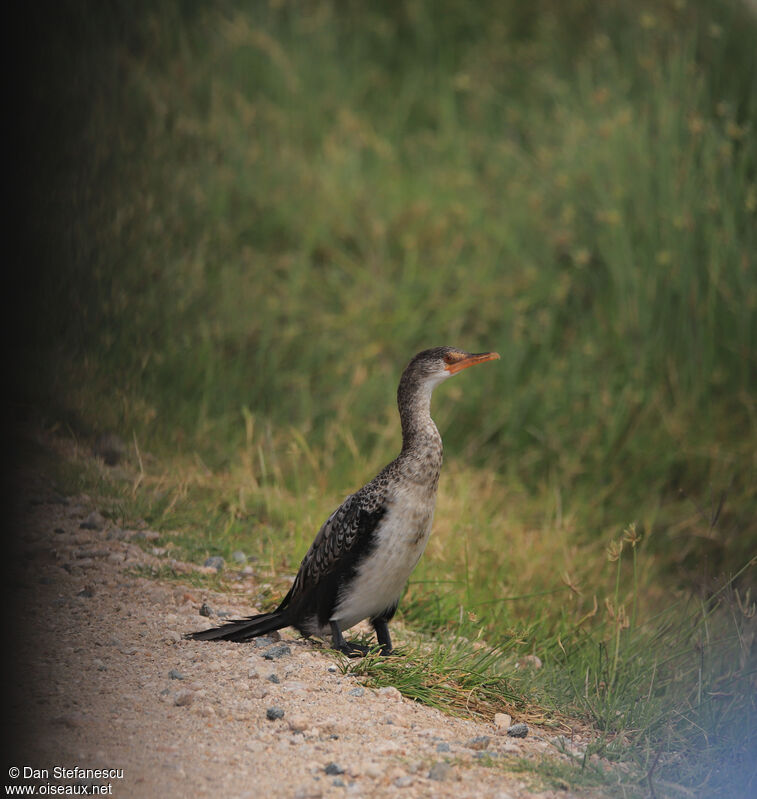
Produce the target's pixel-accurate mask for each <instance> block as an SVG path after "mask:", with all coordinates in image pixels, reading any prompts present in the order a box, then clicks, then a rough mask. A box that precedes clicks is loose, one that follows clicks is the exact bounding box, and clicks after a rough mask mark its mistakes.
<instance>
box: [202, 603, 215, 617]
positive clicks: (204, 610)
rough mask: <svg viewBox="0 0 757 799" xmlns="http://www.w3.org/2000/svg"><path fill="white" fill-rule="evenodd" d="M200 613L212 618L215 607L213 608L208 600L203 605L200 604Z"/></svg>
mask: <svg viewBox="0 0 757 799" xmlns="http://www.w3.org/2000/svg"><path fill="white" fill-rule="evenodd" d="M199 613H200V616H206V617H208V618H210V617H211V616H212V615H213V608H211V607H210V605H208V603H207V602H203V603H202V605H200V611H199Z"/></svg>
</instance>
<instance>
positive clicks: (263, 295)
mask: <svg viewBox="0 0 757 799" xmlns="http://www.w3.org/2000/svg"><path fill="white" fill-rule="evenodd" d="M26 17H27V19H26V34H25V42H27V43H28V44H27V46H26V49H25V52H24V58H23V62H22V63H23V67H24V71H25V75H26V78H25V84H24V86H25V89H23V91H22V97H21V101H22V110H23V113H22V119H23V124H22V126H21V132H22V140H21V141H20V142H19V152H20V153H22V154H23V158H22V159H20V160H21V163H22V164H23V168H22V171H23V178H24V180H23V184H22V186H21V188H20V190H19V205H20V207H21V208H22V209H23V210H24V213H23V219H22V221H21V223H20V225H19V228H18V230H17V231H16V233H17V234H18V235H20V236H21V237H22V241H23V243H24V250H23V251H24V253H25V258H24V260H23V262H22V264H21V267H20V269H19V270H17V275H16V276H17V280H18V286H17V288H18V289H19V290H20V292H21V293H20V295H19V300H20V306H19V307H21V308H23V313H22V314H21V315H20V317H21V318H20V319H19V323H18V326H17V328H16V331H15V335H14V336H13V344H14V348H15V353H16V355H17V363H16V365H17V367H18V372H19V374H20V375H21V377H20V378H19V381H18V383H19V389H20V392H21V396H20V399H19V403H18V405H17V408H16V410H17V412H20V413H21V415H23V414H28V413H30V410H29V409H34V412H35V413H41V414H42V415H43V417H44V418H45V420H46V423H47V424H50V425H59V426H60V427H61V428H62V429H66V428H67V429H68V430H69V431H72V432H74V433H75V434H76V435H77V436H80V437H84V438H85V439H87V438H89V439H92V438H94V437H95V436H96V435H97V434H98V433H101V432H103V431H108V430H112V431H117V432H118V433H119V434H120V435H121V436H122V437H123V438H124V439H127V440H131V439H132V438H134V439H135V440H138V441H139V444H140V446H141V447H142V449H143V450H149V451H151V452H153V453H156V455H158V456H162V457H167V458H180V457H183V456H186V457H188V458H189V457H197V458H200V459H201V461H202V464H203V468H206V469H207V470H209V472H216V473H221V472H224V473H228V472H229V471H233V470H234V468H236V467H237V466H239V465H240V464H241V465H242V466H243V467H244V468H243V471H246V473H247V474H248V477H249V478H250V479H251V480H252V482H251V483H250V485H251V486H252V488H251V489H250V491H251V492H252V494H255V491H258V490H261V487H263V488H265V486H266V485H268V486H269V487H272V488H275V489H276V490H277V491H280V492H282V493H281V494H280V496H282V497H286V498H287V501H286V502H283V501H282V502H281V503H280V504H279V506H277V508H276V509H273V510H272V506H271V502H270V496H269V498H268V499H267V500H266V501H265V502H263V501H262V500H260V510H259V513H258V516H255V515H254V514H253V519H254V521H250V516H249V515H245V513H242V512H241V511H240V505H242V506H244V504H245V503H244V502H237V503H236V504H234V505H233V507H234V508H236V510H237V512H238V519H237V520H236V521H235V524H237V523H238V524H237V527H234V525H231V524H230V525H229V526H227V527H226V528H225V529H226V530H227V531H228V530H232V531H233V530H236V531H237V532H236V533H234V535H238V537H239V539H240V540H250V538H252V539H253V540H256V538H255V537H256V536H258V537H259V535H260V533H259V531H260V529H262V528H260V527H259V526H258V527H256V526H255V525H256V524H257V525H261V524H263V522H266V523H267V524H269V526H268V527H266V528H265V529H266V530H268V531H269V532H268V533H266V535H268V534H269V533H270V535H271V536H273V537H275V535H276V533H275V529H276V527H277V525H279V526H281V527H282V528H286V527H287V524H288V523H291V522H292V519H294V520H295V521H294V524H295V527H296V529H295V532H294V533H292V536H293V537H292V538H291V540H289V539H287V540H288V541H289V544H288V545H287V546H288V547H289V549H287V550H286V554H285V555H284V556H283V557H284V562H285V563H286V564H287V565H288V566H289V568H292V569H293V568H294V567H296V563H297V559H298V558H299V557H300V556H301V554H302V552H303V551H304V548H305V547H306V546H307V544H308V542H309V540H310V538H311V536H312V534H313V533H314V531H315V529H316V528H317V524H318V522H319V521H320V520H321V518H322V517H323V516H325V514H326V513H328V511H329V510H330V509H331V507H332V506H333V505H334V504H335V502H337V501H338V500H339V499H340V498H341V497H342V496H343V495H344V494H345V493H347V492H349V491H351V490H354V489H355V488H356V487H358V486H359V485H360V484H361V483H362V482H364V481H365V480H367V479H368V478H370V477H371V476H372V474H373V473H374V472H375V470H376V469H378V468H380V467H381V466H382V465H384V463H386V462H387V461H388V460H389V459H390V458H391V457H393V456H394V454H395V453H396V451H397V448H398V445H399V424H398V420H397V418H396V410H395V407H394V395H395V390H396V384H397V381H398V378H399V374H400V372H401V369H402V367H403V366H404V364H405V363H406V362H407V361H408V360H409V358H410V357H411V356H412V355H413V354H414V353H415V352H416V351H418V350H420V349H423V348H425V347H428V346H436V345H439V344H450V345H453V346H458V347H461V348H464V349H469V350H472V351H479V350H484V349H487V350H488V349H495V350H498V351H499V352H500V353H501V355H502V360H501V361H500V362H498V363H497V364H492V365H489V366H487V367H486V368H485V369H481V370H480V371H477V372H476V373H475V374H474V373H466V374H465V375H464V376H462V377H461V378H459V379H458V380H457V381H455V382H454V383H452V384H450V385H448V386H445V387H444V388H442V389H441V390H440V391H438V392H437V395H436V397H435V402H434V415H435V418H436V420H437V424H438V426H439V428H440V430H441V432H442V434H443V437H444V440H445V446H446V452H447V457H448V466H447V472H446V473H445V474H446V475H447V476H446V478H445V479H446V481H447V482H446V483H443V484H442V495H441V497H440V502H441V503H443V504H442V505H440V513H439V516H440V518H439V520H438V522H437V534H436V537H435V539H433V540H432V544H431V546H430V549H429V553H428V557H427V558H426V559H424V562H423V566H422V567H421V570H420V572H419V579H418V581H417V583H416V585H415V586H414V587H413V588H412V589H411V592H412V601H411V602H410V603H408V609H407V618H408V619H409V620H411V621H413V620H414V621H415V623H417V624H420V625H421V626H423V625H424V624H429V623H431V622H433V624H443V623H444V622H445V620H449V618H451V615H450V614H453V611H454V609H455V608H457V607H458V606H459V607H461V608H462V607H463V605H464V606H465V607H467V608H468V609H469V610H470V609H471V608H475V613H476V614H478V617H477V623H479V624H480V625H483V627H484V628H485V629H486V630H487V631H488V634H490V635H493V634H495V633H502V632H503V631H506V630H512V629H514V628H515V627H518V625H526V626H527V629H525V632H524V629H523V628H522V629H520V633H519V634H522V635H523V637H524V640H525V641H527V642H529V645H531V646H535V645H536V643H539V642H541V645H543V646H544V647H545V648H548V647H546V644H545V643H544V642H545V641H546V640H547V639H546V638H545V636H546V635H547V634H554V633H555V631H559V630H562V632H563V634H564V632H565V624H566V623H567V622H566V620H565V615H566V613H567V614H568V615H571V614H573V615H572V616H571V618H572V619H573V622H575V620H576V619H578V618H585V615H586V614H587V613H591V607H592V600H593V599H596V595H597V588H596V586H597V585H598V584H599V583H598V581H599V579H600V577H599V575H600V574H601V573H603V572H602V570H603V569H605V568H606V566H607V563H606V553H605V547H606V545H607V544H608V542H609V541H611V540H618V538H619V536H620V535H621V533H622V531H623V530H624V529H625V530H626V535H625V541H626V543H625V546H626V547H629V546H631V547H632V548H633V554H634V558H633V568H632V567H631V561H630V560H629V559H628V558H626V559H625V560H623V559H622V557H621V558H620V559H618V558H617V554H618V553H615V558H614V559H613V560H612V566H611V568H612V570H613V571H612V577H611V580H610V585H611V588H612V590H611V593H612V595H613V596H614V597H615V601H618V602H619V601H620V599H619V595H618V586H619V585H623V586H627V590H628V591H629V592H635V593H634V596H635V597H636V600H635V601H634V608H636V602H637V601H638V603H639V606H640V608H641V607H642V606H645V607H648V608H650V609H651V608H656V607H658V604H657V603H659V602H660V598H661V597H665V598H666V601H670V602H679V601H684V602H688V601H690V600H691V599H692V598H700V599H707V598H708V597H712V595H713V594H715V592H717V591H719V590H721V589H722V586H723V581H724V580H727V579H728V577H729V576H730V575H732V574H734V573H736V572H737V571H738V570H739V569H741V568H742V567H743V566H744V564H745V563H747V562H748V561H749V560H750V558H753V557H754V556H755V553H756V552H757V138H756V137H755V120H756V119H757V55H756V52H757V48H755V47H754V42H755V41H756V40H757V13H756V12H755V8H754V5H753V4H750V3H748V2H736V0H731V1H730V2H726V1H725V0H723V1H722V2H719V1H718V0H699V2H692V0H640V2H636V3H626V2H619V1H615V0H610V1H609V2H608V1H607V0H560V2H556V0H532V1H531V2H529V3H523V2H519V1H518V0H504V1H501V2H494V1H493V0H492V1H491V2H487V1H486V0H481V2H476V3H471V2H463V1H462V0H436V2H432V0H406V1H405V2H400V1H399V0H392V1H391V2H388V1H387V2H381V3H371V2H359V1H358V0H345V1H344V2H336V0H331V1H330V0H303V1H302V2H296V3H295V2H286V0H271V1H270V2H252V3H234V2H228V1H227V2H219V3H214V4H200V3H189V2H185V3H182V2H178V0H173V1H169V0H164V1H163V2H109V3H84V4H82V3H77V2H61V3H56V4H50V5H49V6H47V7H42V6H34V7H33V8H31V9H30V10H28V11H27V12H26ZM239 479H240V480H241V479H243V478H239ZM237 488H238V486H236V485H235V487H234V489H233V490H231V489H229V493H232V494H233V493H234V492H236V491H237ZM445 492H446V493H445ZM190 493H191V492H190ZM445 496H446V497H447V499H445ZM250 501H251V502H252V500H250ZM297 503H300V504H297ZM232 504H233V503H232ZM293 506H294V507H296V509H295V510H293V509H292V508H293ZM223 507H224V512H226V510H227V509H228V507H229V504H228V502H227V503H226V504H225V505H223ZM195 512H196V511H195ZM256 512H257V511H256ZM211 518H215V517H214V516H212V514H210V515H209V516H208V517H207V519H206V520H205V521H204V522H200V521H197V517H195V523H196V524H197V526H198V528H200V533H199V536H200V538H199V543H198V544H197V546H198V553H199V552H201V551H203V548H204V549H205V551H212V550H213V547H214V546H217V547H221V548H222V547H223V546H227V545H228V546H232V544H233V543H234V542H228V544H223V543H218V542H216V543H215V544H214V543H212V541H213V534H212V532H207V531H208V530H210V529H212V527H213V524H212V523H211V522H210V521H208V519H211ZM445 518H446V519H448V521H446V522H445V521H444V519H445ZM632 523H635V527H634V528H629V527H628V526H629V525H630V524H632ZM287 529H289V528H287ZM631 529H633V530H634V531H635V532H634V533H632V534H630V533H629V532H628V531H629V530H631ZM271 531H273V532H271ZM290 532H291V530H290ZM636 535H638V536H641V537H642V539H643V544H641V545H640V546H642V547H643V550H644V558H645V561H644V565H643V566H641V565H640V566H639V568H638V570H637V564H636V553H637V546H636V543H632V539H633V537H634V536H636ZM634 540H635V539H634ZM435 542H436V543H435ZM611 555H612V553H611ZM616 563H617V577H618V580H619V582H618V583H616V582H615V571H614V569H615V564H616ZM621 563H622V564H623V565H622V569H621ZM461 564H464V567H463V566H462V565H461ZM463 572H464V573H463ZM443 578H445V579H446V580H447V582H446V583H443V582H442V579H443ZM424 581H432V582H431V584H430V585H431V587H430V588H428V589H427V590H426V589H424V586H427V585H429V583H427V582H424ZM755 582H756V579H755V569H754V568H750V569H746V570H744V571H742V572H741V573H740V576H739V578H738V583H737V584H736V585H737V587H740V588H741V590H742V592H743V591H744V590H746V589H747V588H748V587H749V586H750V585H751V586H754V585H755ZM447 585H448V586H451V587H449V588H447V587H444V586H447ZM580 586H584V588H583V590H582V589H581V587H580ZM587 586H588V587H587ZM732 588H733V587H732V586H731V587H729V590H732ZM613 590H614V593H613ZM565 591H567V592H568V595H570V596H571V597H573V599H572V600H571V601H573V603H574V604H573V605H572V606H571V609H570V611H566V607H567V605H566V604H565V603H567V600H566V599H565V593H564V592H565ZM445 592H447V593H445ZM538 592H541V593H542V594H544V595H545V596H547V597H552V599H544V600H541V599H540V600H539V604H538V608H539V612H538V613H537V614H536V615H538V616H539V618H538V619H534V618H533V616H534V602H533V601H526V602H517V601H516V602H512V603H505V604H496V603H495V604H491V603H492V600H495V601H499V600H501V599H503V598H504V597H506V596H508V595H510V594H512V595H518V596H531V595H532V594H534V593H538ZM553 595H554V596H553ZM629 596H630V594H629ZM740 596H741V595H740ZM747 596H748V595H747ZM445 597H447V598H448V599H449V602H448V605H444V601H446V600H445ZM738 601H741V600H740V599H739V600H738ZM550 602H551V603H552V604H549V603H550ZM734 602H736V600H734ZM487 603H488V604H487ZM568 604H569V603H568ZM746 606H748V602H747V604H746V605H745V607H746ZM733 607H735V605H733ZM616 610H617V608H616ZM470 612H471V613H473V612H474V611H473V610H470ZM595 612H596V607H595ZM640 612H641V611H640ZM606 621H608V623H609V624H610V627H611V629H612V630H614V631H615V632H617V629H618V618H617V613H616V615H615V616H612V614H610V616H609V617H608V618H607V619H606ZM528 625H531V626H528ZM623 629H625V628H623ZM751 641H753V639H751ZM749 647H752V648H751V650H749ZM747 650H749V651H751V653H752V655H753V654H754V647H753V644H752V643H751V642H750V644H749V646H748V647H747ZM742 665H743V664H742ZM752 668H753V661H752ZM719 673H720V672H719ZM753 673H754V672H753V671H751V672H749V674H750V675H753ZM613 679H615V672H613ZM634 690H635V689H634ZM700 692H701V685H700ZM752 701H753V700H752ZM613 712H614V711H613ZM750 740H751V741H752V744H753V741H754V739H753V738H752V739H750Z"/></svg>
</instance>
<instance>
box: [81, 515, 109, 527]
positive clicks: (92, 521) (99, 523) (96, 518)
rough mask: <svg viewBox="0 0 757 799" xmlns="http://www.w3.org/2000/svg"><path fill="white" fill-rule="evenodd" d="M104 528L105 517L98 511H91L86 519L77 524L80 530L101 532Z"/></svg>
mask: <svg viewBox="0 0 757 799" xmlns="http://www.w3.org/2000/svg"><path fill="white" fill-rule="evenodd" d="M104 526H105V517H104V516H103V515H102V513H99V512H98V511H96V510H95V511H92V513H90V514H89V516H87V518H86V519H85V520H84V521H83V522H81V523H80V524H79V527H80V528H81V529H82V530H102V529H103V527H104Z"/></svg>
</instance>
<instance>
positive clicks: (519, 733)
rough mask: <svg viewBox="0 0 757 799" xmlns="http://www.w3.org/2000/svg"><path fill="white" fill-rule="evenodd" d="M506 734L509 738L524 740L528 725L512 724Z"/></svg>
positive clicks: (521, 723)
mask: <svg viewBox="0 0 757 799" xmlns="http://www.w3.org/2000/svg"><path fill="white" fill-rule="evenodd" d="M507 734H508V735H509V736H510V737H511V738H525V737H526V736H527V735H528V724H524V723H523V722H520V723H519V724H513V726H512V727H510V729H509V730H508V731H507Z"/></svg>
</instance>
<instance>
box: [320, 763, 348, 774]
mask: <svg viewBox="0 0 757 799" xmlns="http://www.w3.org/2000/svg"><path fill="white" fill-rule="evenodd" d="M323 770H324V771H325V772H326V773H327V774H330V775H335V774H344V769H343V768H342V767H341V766H340V765H338V764H337V763H329V764H328V765H327V766H326V767H325V768H324V769H323Z"/></svg>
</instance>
